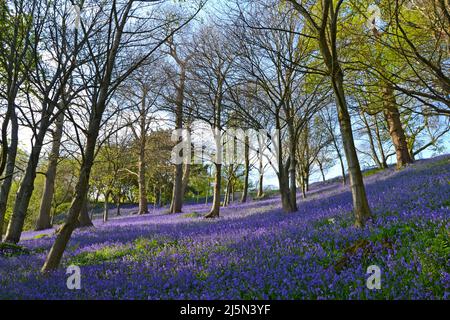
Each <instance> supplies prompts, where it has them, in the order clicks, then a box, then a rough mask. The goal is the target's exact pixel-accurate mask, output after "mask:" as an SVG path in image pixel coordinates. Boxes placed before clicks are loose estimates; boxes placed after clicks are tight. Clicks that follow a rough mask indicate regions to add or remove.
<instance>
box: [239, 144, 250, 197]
mask: <svg viewBox="0 0 450 320" xmlns="http://www.w3.org/2000/svg"><path fill="white" fill-rule="evenodd" d="M244 143H245V146H244V147H245V150H244V158H245V159H244V166H245V168H244V170H245V172H244V189H243V190H242V198H241V202H242V203H245V202H247V196H248V178H249V175H250V142H249V137H248V136H245V141H244Z"/></svg>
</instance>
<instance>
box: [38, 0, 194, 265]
mask: <svg viewBox="0 0 450 320" xmlns="http://www.w3.org/2000/svg"><path fill="white" fill-rule="evenodd" d="M158 2H159V1H158ZM159 5H160V4H159ZM143 6H145V7H146V8H145V9H146V10H144V8H143ZM81 9H83V8H81ZM147 10H157V8H155V4H153V3H147V4H142V2H139V1H128V2H127V3H121V2H119V1H112V3H102V4H101V5H100V8H99V10H98V11H97V12H96V14H97V15H99V16H102V17H103V19H104V21H105V22H104V23H102V24H97V25H96V26H95V28H98V33H99V35H100V38H99V39H97V41H96V42H93V41H91V39H88V41H87V47H88V52H89V57H90V61H89V62H90V63H89V65H90V66H91V68H90V71H91V73H92V76H93V78H92V81H93V83H92V84H91V85H90V87H91V88H92V89H91V95H90V103H91V109H90V111H91V112H90V117H89V126H88V130H87V132H86V143H85V148H84V154H83V161H82V164H81V169H80V176H79V180H78V183H77V186H76V191H75V197H74V199H73V201H72V205H71V208H70V209H69V212H68V216H67V219H66V221H65V223H64V225H63V226H62V227H61V229H60V230H59V232H58V235H57V237H56V239H55V242H54V244H53V246H52V248H51V250H50V252H49V254H48V256H47V259H46V261H45V264H44V266H43V267H42V272H47V271H49V270H52V269H55V268H56V267H58V265H59V263H60V261H61V257H62V255H63V252H64V249H65V247H66V245H67V243H68V241H69V239H70V236H71V234H72V232H73V230H74V229H75V227H76V222H77V219H78V216H79V214H80V211H81V207H82V205H83V202H84V201H85V198H86V194H87V191H88V184H89V175H90V171H91V168H92V165H93V161H94V155H95V149H96V142H97V138H98V134H99V129H100V126H101V123H102V117H103V113H104V111H105V109H106V107H107V104H108V101H109V99H110V97H111V95H112V94H113V93H114V91H115V90H116V89H117V87H118V86H120V84H121V83H123V81H124V80H125V79H127V78H128V77H129V76H130V75H131V74H133V72H135V71H136V69H138V68H139V67H140V66H142V65H143V64H145V63H146V62H148V61H149V59H150V57H151V56H152V54H153V53H154V52H155V51H156V50H157V49H158V48H159V47H160V46H161V45H162V44H163V43H164V42H165V41H167V39H169V38H170V37H171V36H172V35H173V34H174V33H175V32H176V31H177V30H179V29H181V28H182V27H183V26H184V25H185V24H187V23H188V21H190V19H192V17H193V16H190V17H189V18H188V19H187V20H185V21H182V23H181V24H180V23H179V21H178V19H176V20H175V21H173V20H171V18H170V16H169V17H167V18H166V19H164V20H163V21H161V20H159V19H155V18H154V17H153V15H148V14H144V13H145V12H147ZM198 10H199V9H198ZM198 10H197V12H198ZM153 12H154V13H156V11H153ZM138 17H139V19H138V20H137V22H136V23H135V24H132V23H131V20H132V19H133V20H134V19H136V18H138ZM174 23H176V24H177V25H176V26H172V27H170V28H169V29H167V25H169V26H170V25H173V24H174ZM163 27H164V28H163ZM133 28H134V30H133ZM81 30H82V32H83V34H85V33H86V30H87V29H86V26H85V22H84V21H83V19H81ZM133 31H135V32H133ZM137 31H138V32H137ZM100 39H101V41H100ZM149 41H150V42H149ZM143 43H145V46H143ZM143 48H145V49H143ZM133 51H134V53H135V54H134V55H132V56H130V53H131V52H133Z"/></svg>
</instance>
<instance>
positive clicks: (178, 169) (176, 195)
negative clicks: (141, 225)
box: [170, 64, 186, 213]
mask: <svg viewBox="0 0 450 320" xmlns="http://www.w3.org/2000/svg"><path fill="white" fill-rule="evenodd" d="M185 80H186V70H185V66H184V64H181V73H180V83H179V85H178V86H177V87H176V89H177V90H176V91H177V94H176V100H175V106H176V109H175V129H177V130H181V129H183V103H184V84H185ZM182 139H183V138H182V137H180V138H179V142H182ZM183 152H184V150H181V151H180V156H181V157H183ZM183 196H184V192H183V164H182V163H180V164H175V172H174V183H173V192H172V203H171V205H170V212H171V213H180V212H181V211H182V207H183Z"/></svg>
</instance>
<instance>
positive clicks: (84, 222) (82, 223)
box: [77, 195, 94, 228]
mask: <svg viewBox="0 0 450 320" xmlns="http://www.w3.org/2000/svg"><path fill="white" fill-rule="evenodd" d="M93 226H94V224H93V223H92V220H91V218H90V217H89V199H88V197H87V195H86V199H85V201H84V202H83V206H82V207H81V212H80V216H79V217H78V224H77V227H79V228H86V227H93Z"/></svg>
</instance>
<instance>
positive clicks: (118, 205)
mask: <svg viewBox="0 0 450 320" xmlns="http://www.w3.org/2000/svg"><path fill="white" fill-rule="evenodd" d="M116 216H118V217H119V216H120V192H119V193H118V194H117V196H116Z"/></svg>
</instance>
